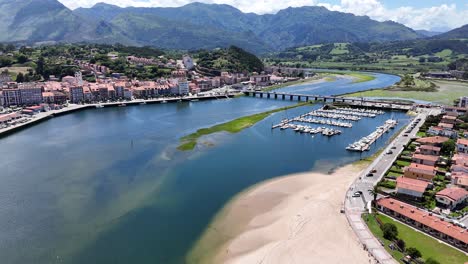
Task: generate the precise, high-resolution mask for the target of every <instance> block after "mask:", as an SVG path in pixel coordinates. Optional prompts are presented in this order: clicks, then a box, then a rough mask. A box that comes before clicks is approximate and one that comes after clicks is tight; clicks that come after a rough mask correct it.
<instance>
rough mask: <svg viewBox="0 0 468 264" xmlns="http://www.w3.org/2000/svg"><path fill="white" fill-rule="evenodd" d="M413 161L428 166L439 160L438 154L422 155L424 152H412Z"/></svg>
mask: <svg viewBox="0 0 468 264" xmlns="http://www.w3.org/2000/svg"><path fill="white" fill-rule="evenodd" d="M412 161H413V163H417V164H423V165H428V166H435V165H436V163H437V162H438V161H439V156H434V155H424V154H413V158H412Z"/></svg>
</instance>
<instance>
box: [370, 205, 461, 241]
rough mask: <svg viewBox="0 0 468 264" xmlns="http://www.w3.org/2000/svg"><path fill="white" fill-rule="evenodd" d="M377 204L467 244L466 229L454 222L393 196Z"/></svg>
mask: <svg viewBox="0 0 468 264" xmlns="http://www.w3.org/2000/svg"><path fill="white" fill-rule="evenodd" d="M377 204H378V205H380V206H383V207H385V208H388V209H390V210H392V211H394V212H397V213H399V214H401V215H404V216H406V217H408V218H410V219H412V220H414V221H416V222H419V223H421V224H423V225H425V226H428V227H430V228H432V229H434V230H437V231H438V232H440V233H443V234H445V235H447V236H450V237H452V238H455V239H457V240H458V241H461V242H463V243H465V244H468V231H467V230H465V229H463V228H461V227H458V226H456V225H454V224H451V223H448V222H445V221H443V220H441V219H440V218H438V217H436V216H433V215H429V214H428V213H427V212H424V211H421V210H419V209H418V208H416V207H414V206H412V205H409V204H406V203H403V202H400V201H398V200H395V199H393V198H382V199H379V200H378V201H377Z"/></svg>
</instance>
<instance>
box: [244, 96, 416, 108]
mask: <svg viewBox="0 0 468 264" xmlns="http://www.w3.org/2000/svg"><path fill="white" fill-rule="evenodd" d="M244 94H245V95H247V96H253V97H257V98H267V99H280V100H291V101H306V102H307V101H316V102H325V103H327V102H332V103H346V104H348V105H350V106H364V107H369V108H379V109H393V110H405V111H408V110H411V109H413V108H414V107H415V106H416V105H415V104H413V103H406V102H389V101H383V100H376V99H367V98H358V97H339V96H333V95H310V94H298V93H281V92H265V91H245V92H244Z"/></svg>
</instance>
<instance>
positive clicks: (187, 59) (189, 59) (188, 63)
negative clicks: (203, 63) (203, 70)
mask: <svg viewBox="0 0 468 264" xmlns="http://www.w3.org/2000/svg"><path fill="white" fill-rule="evenodd" d="M182 61H183V63H184V66H185V68H186V69H187V70H191V69H193V68H195V63H194V62H193V59H192V57H190V56H189V55H184V56H183V57H182Z"/></svg>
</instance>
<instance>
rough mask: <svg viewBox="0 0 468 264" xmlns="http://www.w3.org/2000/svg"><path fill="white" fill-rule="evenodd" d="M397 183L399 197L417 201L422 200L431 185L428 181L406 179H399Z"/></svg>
mask: <svg viewBox="0 0 468 264" xmlns="http://www.w3.org/2000/svg"><path fill="white" fill-rule="evenodd" d="M396 182H397V187H396V190H397V193H398V194H399V195H404V196H408V197H410V198H416V199H420V198H422V197H423V194H424V192H425V191H426V189H427V188H428V187H429V185H430V183H429V182H427V181H421V180H416V179H411V178H406V177H398V178H397V180H396Z"/></svg>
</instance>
